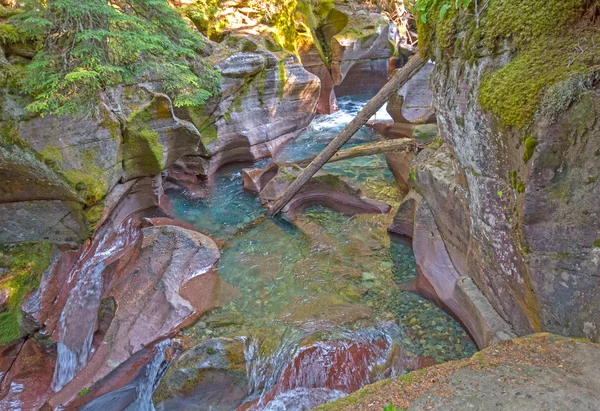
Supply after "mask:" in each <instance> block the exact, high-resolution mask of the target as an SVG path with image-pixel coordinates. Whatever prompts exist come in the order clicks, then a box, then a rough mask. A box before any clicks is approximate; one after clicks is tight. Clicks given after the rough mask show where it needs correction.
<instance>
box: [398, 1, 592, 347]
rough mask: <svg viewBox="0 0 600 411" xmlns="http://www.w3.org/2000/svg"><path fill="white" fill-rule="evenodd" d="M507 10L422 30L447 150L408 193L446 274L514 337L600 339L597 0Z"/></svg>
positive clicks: (429, 159) (424, 167) (419, 169)
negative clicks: (428, 223) (466, 283)
mask: <svg viewBox="0 0 600 411" xmlns="http://www.w3.org/2000/svg"><path fill="white" fill-rule="evenodd" d="M509 3H511V4H510V5H500V2H491V3H490V6H489V9H488V10H486V12H485V13H483V14H482V15H481V16H473V15H468V14H467V13H465V12H461V11H457V10H454V9H452V10H450V11H449V12H448V15H446V16H445V18H444V19H436V20H435V21H433V22H432V21H429V22H428V24H421V27H420V30H419V31H420V33H419V34H420V42H421V44H420V48H421V52H422V53H424V54H427V55H428V56H430V57H431V58H432V59H433V60H434V61H435V63H436V67H435V70H434V72H433V74H432V77H431V83H430V85H431V89H432V92H433V95H434V105H435V108H436V111H437V121H438V126H439V131H440V135H441V138H442V141H443V144H442V145H441V146H440V147H439V148H437V149H433V150H432V149H428V150H425V151H423V152H422V153H421V154H420V155H419V156H418V158H417V159H416V160H415V162H414V163H413V168H412V171H411V177H412V180H413V189H414V190H415V191H417V192H418V193H419V194H420V195H421V196H422V198H423V201H424V202H425V205H424V207H426V208H428V209H430V211H431V214H432V215H433V217H434V219H435V227H436V229H437V230H439V235H440V236H441V238H442V240H443V243H444V245H445V249H446V251H447V253H448V255H449V257H450V260H451V261H452V267H451V269H452V270H454V269H456V271H457V272H458V275H460V276H463V277H470V278H472V279H473V281H474V282H475V283H476V285H477V286H478V288H479V289H480V290H481V291H482V292H483V293H484V294H485V296H486V297H487V299H488V300H489V301H490V303H491V304H492V305H493V307H494V308H495V310H496V311H497V312H498V313H499V314H500V315H501V317H502V318H503V319H504V320H506V321H507V322H508V323H509V324H510V325H511V326H512V328H513V329H514V331H515V332H516V333H517V334H519V335H525V334H529V333H531V332H534V331H540V330H544V331H550V332H554V333H558V334H562V335H569V336H575V337H587V338H590V339H592V340H594V341H599V340H600V303H599V300H598V294H599V292H600V281H599V275H600V204H599V203H598V201H597V199H598V196H599V195H600V185H599V183H598V178H599V177H600V161H599V159H600V157H599V156H600V122H599V121H598V116H599V114H598V113H599V112H600V111H599V110H600V84H599V82H598V69H597V67H598V63H599V56H600V53H598V50H597V46H595V44H597V41H598V39H600V36H599V32H598V28H599V27H598V21H599V19H598V10H599V7H598V3H597V2H594V1H574V2H569V4H562V2H561V4H553V5H552V6H551V7H547V4H537V3H540V2H535V1H529V2H523V4H521V3H519V2H509ZM513 3H514V4H513ZM524 3H527V4H524ZM532 3H536V4H537V5H532ZM435 12H437V10H434V11H430V12H429V13H430V14H431V13H433V15H435ZM475 19H477V20H478V21H475ZM411 198H412V197H411ZM410 201H414V200H410ZM413 208H414V207H413ZM402 209H411V207H408V205H407V206H405V207H401V210H402ZM404 213H406V211H404ZM425 214H427V213H425ZM413 216H414V214H413ZM402 218H403V215H400V216H399V218H398V221H402ZM416 218H417V223H416V224H417V226H418V225H419V218H420V217H419V213H417V216H416ZM432 235H433V233H432ZM415 236H416V233H415ZM422 251H423V250H420V249H419V247H418V246H416V248H415V254H416V255H417V259H418V255H419V253H421V252H422ZM424 269H425V268H424ZM446 274H447V273H446V272H445V270H444V269H443V268H441V269H440V270H439V272H437V273H433V274H432V275H434V276H444V275H446Z"/></svg>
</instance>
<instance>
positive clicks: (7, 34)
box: [0, 23, 23, 44]
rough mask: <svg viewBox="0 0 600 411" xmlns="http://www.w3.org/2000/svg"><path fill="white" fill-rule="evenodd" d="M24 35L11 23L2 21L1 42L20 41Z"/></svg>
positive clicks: (11, 42)
mask: <svg viewBox="0 0 600 411" xmlns="http://www.w3.org/2000/svg"><path fill="white" fill-rule="evenodd" d="M22 37H23V36H22V35H21V34H20V33H19V31H18V30H17V29H16V28H15V27H14V26H11V25H10V24H4V23H0V43H4V44H13V43H18V42H20V41H21V40H22V39H23V38H22Z"/></svg>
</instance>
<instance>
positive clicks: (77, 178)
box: [64, 170, 106, 205]
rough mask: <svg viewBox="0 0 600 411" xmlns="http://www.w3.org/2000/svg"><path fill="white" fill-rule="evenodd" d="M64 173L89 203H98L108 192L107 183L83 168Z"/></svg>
mask: <svg viewBox="0 0 600 411" xmlns="http://www.w3.org/2000/svg"><path fill="white" fill-rule="evenodd" d="M64 175H65V177H66V178H67V180H68V182H69V184H71V186H72V187H73V188H74V189H75V190H77V192H78V193H79V194H81V196H82V197H83V198H84V199H85V202H86V204H88V205H92V204H94V203H96V202H97V201H98V200H100V199H101V198H102V197H104V194H105V193H106V184H105V183H104V182H103V181H102V180H100V179H99V178H98V177H96V176H94V175H92V174H88V173H87V172H85V171H82V170H69V171H65V172H64Z"/></svg>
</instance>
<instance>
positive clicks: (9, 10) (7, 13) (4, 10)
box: [0, 4, 23, 19]
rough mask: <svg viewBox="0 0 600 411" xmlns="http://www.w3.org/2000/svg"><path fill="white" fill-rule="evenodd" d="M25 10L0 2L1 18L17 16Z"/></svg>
mask: <svg viewBox="0 0 600 411" xmlns="http://www.w3.org/2000/svg"><path fill="white" fill-rule="evenodd" d="M22 12H23V10H21V9H17V8H13V7H5V6H3V5H1V4H0V18H3V19H5V18H8V17H12V16H16V15H17V14H21V13H22Z"/></svg>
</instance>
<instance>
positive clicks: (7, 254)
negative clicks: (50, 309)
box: [0, 242, 54, 345]
mask: <svg viewBox="0 0 600 411" xmlns="http://www.w3.org/2000/svg"><path fill="white" fill-rule="evenodd" d="M53 250H54V246H53V245H52V244H51V243H49V242H39V243H22V244H17V245H2V246H0V267H3V268H7V269H8V273H7V274H4V275H3V276H2V278H1V279H0V289H8V290H9V303H8V310H7V311H5V312H3V313H0V345H3V344H6V343H8V342H10V341H13V340H15V339H17V338H19V337H21V336H22V333H21V322H22V319H23V313H22V311H21V303H22V302H23V299H24V298H25V296H26V295H27V294H28V293H29V292H30V291H32V290H34V289H35V288H37V287H38V286H39V283H40V279H41V276H42V274H43V273H44V271H46V269H48V267H49V266H50V262H51V258H52V252H53Z"/></svg>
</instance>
